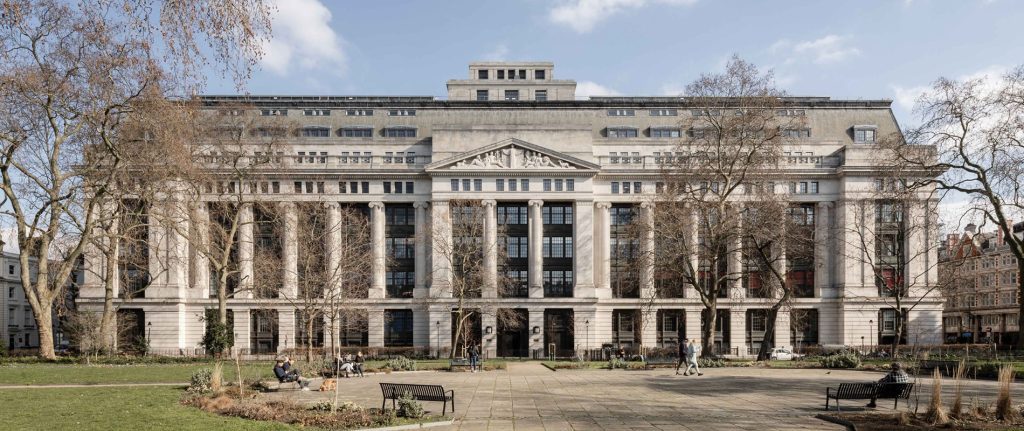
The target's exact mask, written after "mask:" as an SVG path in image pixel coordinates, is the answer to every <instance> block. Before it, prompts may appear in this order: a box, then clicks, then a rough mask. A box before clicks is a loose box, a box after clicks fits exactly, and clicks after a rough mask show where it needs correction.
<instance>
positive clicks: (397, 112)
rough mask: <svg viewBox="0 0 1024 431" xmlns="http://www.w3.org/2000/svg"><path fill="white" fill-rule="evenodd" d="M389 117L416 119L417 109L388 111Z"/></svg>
mask: <svg viewBox="0 0 1024 431" xmlns="http://www.w3.org/2000/svg"><path fill="white" fill-rule="evenodd" d="M388 115H390V116H392V117H414V116H416V110H415V109H392V110H389V111H388Z"/></svg>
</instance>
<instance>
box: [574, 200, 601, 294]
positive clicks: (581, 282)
mask: <svg viewBox="0 0 1024 431" xmlns="http://www.w3.org/2000/svg"><path fill="white" fill-rule="evenodd" d="M574 206H575V208H574V209H573V211H574V212H575V219H574V220H573V245H574V250H573V253H574V256H575V258H574V259H573V277H574V279H575V280H576V286H575V287H574V288H573V296H576V297H579V298H594V297H595V295H597V292H596V291H595V289H594V252H595V250H594V248H595V247H597V241H595V240H594V202H593V201H576V202H575V205H574Z"/></svg>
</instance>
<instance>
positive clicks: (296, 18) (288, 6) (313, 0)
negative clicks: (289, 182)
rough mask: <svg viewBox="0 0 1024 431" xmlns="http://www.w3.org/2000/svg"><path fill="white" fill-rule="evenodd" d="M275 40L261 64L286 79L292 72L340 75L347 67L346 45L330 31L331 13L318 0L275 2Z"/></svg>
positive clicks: (278, 0) (266, 47) (265, 53)
mask: <svg viewBox="0 0 1024 431" xmlns="http://www.w3.org/2000/svg"><path fill="white" fill-rule="evenodd" d="M274 3H275V4H276V7H277V11H276V13H275V14H274V17H273V24H272V25H273V27H272V28H273V35H272V36H273V37H272V39H271V40H270V42H269V43H267V44H266V45H264V51H265V52H264V56H263V58H262V59H261V60H260V63H261V64H262V65H263V67H264V68H265V69H267V70H270V71H272V72H274V73H276V74H278V75H281V76H287V75H288V74H289V73H290V72H291V71H292V70H295V69H300V70H305V71H310V70H316V71H325V72H327V73H330V74H334V75H340V74H342V73H344V72H345V69H346V66H347V63H346V57H345V51H344V49H342V45H343V44H344V41H343V40H342V38H341V36H339V35H338V34H337V33H335V32H334V29H332V28H331V25H330V22H331V11H330V10H329V9H327V7H326V6H324V5H323V3H320V1H319V0H275V1H274Z"/></svg>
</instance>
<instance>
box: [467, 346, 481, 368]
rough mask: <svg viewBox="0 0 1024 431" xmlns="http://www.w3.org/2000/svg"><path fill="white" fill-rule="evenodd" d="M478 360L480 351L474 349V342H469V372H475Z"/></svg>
mask: <svg viewBox="0 0 1024 431" xmlns="http://www.w3.org/2000/svg"><path fill="white" fill-rule="evenodd" d="M479 360H480V352H479V351H477V350H476V344H471V345H470V346H469V370H470V371H471V372H474V373H475V372H476V364H477V361H479Z"/></svg>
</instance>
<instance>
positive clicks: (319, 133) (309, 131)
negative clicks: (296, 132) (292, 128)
mask: <svg viewBox="0 0 1024 431" xmlns="http://www.w3.org/2000/svg"><path fill="white" fill-rule="evenodd" d="M330 136H331V129H328V128H326V127H303V128H302V137H304V138H329V137H330Z"/></svg>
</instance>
